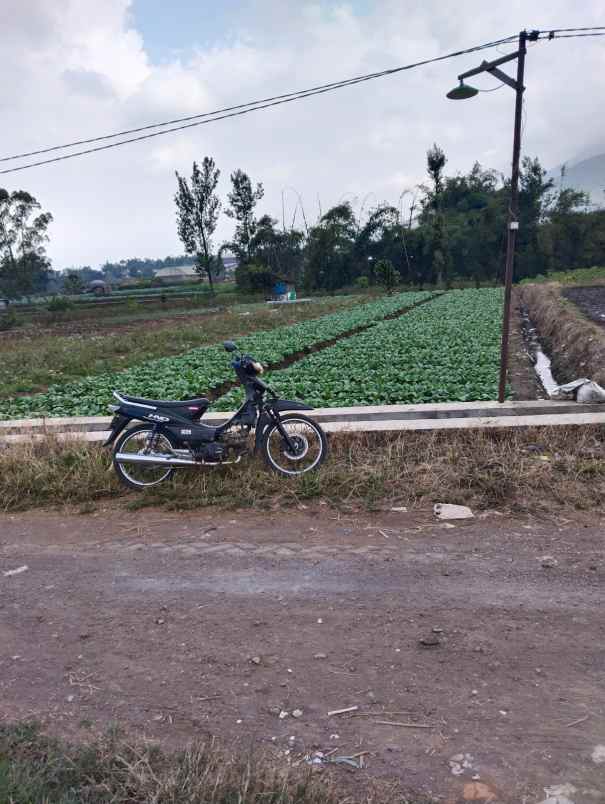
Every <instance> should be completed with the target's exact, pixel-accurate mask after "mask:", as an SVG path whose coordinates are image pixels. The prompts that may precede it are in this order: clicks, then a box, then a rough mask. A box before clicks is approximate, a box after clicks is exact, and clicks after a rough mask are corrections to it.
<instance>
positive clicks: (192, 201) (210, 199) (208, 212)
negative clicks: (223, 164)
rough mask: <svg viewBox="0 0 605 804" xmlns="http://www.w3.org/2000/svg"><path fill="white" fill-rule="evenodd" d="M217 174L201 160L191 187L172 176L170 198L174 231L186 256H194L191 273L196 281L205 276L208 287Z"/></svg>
mask: <svg viewBox="0 0 605 804" xmlns="http://www.w3.org/2000/svg"><path fill="white" fill-rule="evenodd" d="M219 176H220V170H219V169H218V168H217V167H216V165H215V162H214V159H212V157H210V156H205V157H204V161H203V162H202V168H201V170H200V168H199V167H198V165H197V162H194V163H193V170H192V173H191V186H189V184H188V183H187V179H185V178H184V177H182V176H179V174H178V172H177V174H176V179H177V183H178V190H177V192H176V195H175V196H174V200H175V203H176V207H177V227H178V233H179V237H180V238H181V240H182V242H183V245H184V246H185V251H186V252H187V254H193V255H195V259H196V263H195V270H196V272H197V273H198V274H199V275H200V277H201V276H202V275H203V273H204V272H205V273H206V275H207V276H208V282H209V283H210V290H214V287H213V284H212V262H213V256H212V236H213V234H214V232H215V230H216V224H217V221H218V214H219V210H220V206H221V202H220V200H219V198H218V196H217V195H216V186H217V184H218V180H219Z"/></svg>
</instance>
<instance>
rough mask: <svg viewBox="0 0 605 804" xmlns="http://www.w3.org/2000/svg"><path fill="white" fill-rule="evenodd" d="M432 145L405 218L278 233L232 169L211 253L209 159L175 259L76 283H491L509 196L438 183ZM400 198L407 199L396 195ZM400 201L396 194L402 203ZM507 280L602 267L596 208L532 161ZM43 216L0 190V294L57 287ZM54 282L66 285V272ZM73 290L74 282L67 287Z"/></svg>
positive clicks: (331, 222) (504, 190)
mask: <svg viewBox="0 0 605 804" xmlns="http://www.w3.org/2000/svg"><path fill="white" fill-rule="evenodd" d="M446 165H447V158H446V155H445V153H444V152H443V150H442V149H441V148H439V146H437V145H433V146H432V147H431V148H430V149H429V150H428V151H427V161H426V182H425V183H424V184H421V185H419V186H418V187H416V188H413V192H414V193H415V201H414V202H413V203H412V204H411V205H410V209H409V213H406V214H405V215H404V214H403V210H402V208H401V207H400V208H397V207H395V206H393V205H391V204H387V203H382V204H377V205H375V206H374V207H372V208H369V209H368V210H367V212H365V213H363V212H362V210H359V211H356V210H354V208H353V205H352V204H351V203H349V202H344V203H339V204H336V205H335V206H333V207H331V208H330V209H328V210H327V211H326V212H324V213H323V214H320V216H319V217H318V219H317V220H315V221H314V222H312V223H311V224H310V225H308V222H307V216H306V214H305V210H304V208H303V207H302V200H301V199H299V202H300V206H301V212H302V223H303V226H302V227H300V226H295V225H294V220H293V221H292V223H291V225H289V226H287V225H286V222H285V220H282V223H281V226H280V225H278V222H277V220H276V219H275V218H273V217H272V216H271V215H268V214H266V213H264V214H263V213H262V212H260V211H259V206H260V204H261V202H262V200H263V197H264V189H263V185H262V183H260V182H256V183H255V182H253V180H252V179H251V178H250V177H249V176H248V174H247V173H245V172H244V171H243V170H241V169H237V170H235V171H234V172H232V173H231V175H230V185H231V189H230V191H229V192H228V193H227V198H226V201H227V203H226V206H225V209H224V214H225V215H227V216H228V217H229V218H231V219H232V220H233V221H234V224H235V226H234V231H233V235H232V237H231V239H230V240H229V241H227V242H223V243H220V244H217V243H215V233H216V229H217V226H218V220H219V216H220V214H221V211H222V209H223V202H222V201H221V199H220V198H219V196H218V193H217V188H218V183H219V178H220V170H219V168H218V167H217V165H216V163H215V161H214V159H213V158H212V157H209V156H206V157H205V158H204V159H203V160H202V162H201V164H200V165H198V164H197V163H196V162H194V163H193V168H192V173H191V177H190V178H185V177H183V176H181V175H180V174H179V173H178V172H177V173H176V192H175V196H174V200H175V205H176V223H177V232H178V235H179V238H180V239H181V241H182V243H183V246H184V250H185V253H186V254H185V256H180V257H167V258H165V259H164V260H144V259H139V258H135V259H131V260H122V261H120V262H118V263H106V264H105V265H103V266H102V268H101V269H100V271H95V270H94V269H92V268H90V267H88V266H86V267H84V268H81V269H78V271H76V272H74V271H72V272H70V274H77V275H78V277H77V281H78V282H81V283H86V282H89V281H91V280H92V279H95V278H103V279H105V280H107V281H116V280H118V279H120V278H124V277H126V276H129V277H138V278H150V277H151V275H152V274H153V272H154V271H155V270H157V269H158V268H160V267H172V266H176V265H184V264H192V263H193V265H194V266H195V270H196V272H197V273H198V274H199V275H200V279H202V278H205V279H207V280H208V282H209V283H210V285H211V286H212V284H213V281H214V280H215V279H217V278H219V277H220V276H221V274H222V271H223V256H224V255H225V253H226V252H230V253H231V254H233V255H235V257H236V259H237V263H238V265H237V268H236V281H237V283H238V285H239V286H240V287H241V288H243V289H245V290H250V291H266V290H268V289H269V288H271V287H272V286H273V285H274V284H275V282H276V280H287V281H290V282H293V283H296V284H298V285H300V286H302V287H304V288H305V289H307V290H309V291H317V290H319V291H321V290H325V291H329V292H332V291H335V290H338V289H339V288H342V287H347V286H351V285H359V286H364V285H373V284H383V285H386V286H387V287H393V286H394V285H395V284H397V283H401V284H403V285H411V286H417V287H423V286H425V285H440V286H443V287H448V286H450V285H451V284H452V283H456V282H465V283H469V282H470V283H476V284H477V285H478V284H484V283H497V282H500V281H501V280H502V275H503V267H504V251H505V232H506V221H507V217H508V204H509V198H510V187H509V183H508V181H507V180H506V179H504V178H503V177H502V175H501V174H499V173H497V172H496V171H494V170H489V169H485V168H483V167H482V166H481V165H480V164H478V163H475V164H474V165H473V167H472V168H471V170H470V171H469V172H468V173H466V174H461V173H459V174H456V175H454V176H448V175H447V174H446ZM406 192H407V191H406ZM403 195H404V193H402V196H403ZM519 221H520V227H519V233H518V239H517V255H516V260H515V279H517V280H520V279H525V278H532V277H536V276H544V275H548V274H549V273H550V272H554V271H559V270H570V269H574V268H581V267H590V266H595V265H605V210H603V209H595V208H594V207H593V206H592V205H591V203H590V198H589V197H588V196H587V195H586V194H585V193H583V192H580V191H578V190H575V189H573V188H570V187H566V186H565V184H564V174H563V173H562V176H561V180H560V181H559V182H555V181H554V180H553V179H551V178H548V177H547V174H546V171H545V170H544V169H543V167H542V166H541V164H540V162H539V160H538V159H536V158H530V157H525V158H524V159H523V162H522V169H521V176H520V194H519ZM51 222H52V215H51V214H50V213H48V212H42V211H41V207H40V204H39V203H38V201H37V200H36V199H35V198H34V197H33V196H31V195H30V194H29V193H27V192H26V191H24V190H18V191H15V192H13V193H9V192H8V191H7V190H3V189H0V293H2V294H3V295H7V296H9V297H15V296H22V295H29V294H34V293H36V292H39V291H43V290H45V289H46V287H47V285H48V281H49V279H50V280H52V279H54V281H55V282H56V281H57V273H58V272H52V271H51V266H50V263H49V261H48V258H47V256H46V252H45V244H46V242H47V240H48V227H49V225H50V223H51ZM62 281H63V282H64V283H65V282H67V283H68V284H69V281H70V280H69V274H68V276H67V277H66V276H65V275H64V276H63V279H62ZM72 281H73V282H74V283H76V279H73V277H72Z"/></svg>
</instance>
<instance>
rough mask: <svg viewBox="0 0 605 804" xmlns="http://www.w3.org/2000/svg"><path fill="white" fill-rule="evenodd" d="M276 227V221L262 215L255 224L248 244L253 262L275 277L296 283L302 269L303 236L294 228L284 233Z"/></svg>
mask: <svg viewBox="0 0 605 804" xmlns="http://www.w3.org/2000/svg"><path fill="white" fill-rule="evenodd" d="M276 226H277V221H276V220H275V219H274V218H272V217H271V216H270V215H263V216H262V218H260V220H259V221H258V222H257V225H256V231H255V233H254V236H253V237H252V240H251V242H250V247H251V251H252V253H253V254H254V261H255V262H256V263H258V264H259V265H264V266H265V267H266V268H267V269H268V270H269V271H270V272H271V273H273V275H274V276H275V277H277V276H279V277H281V278H282V279H287V280H289V281H290V282H298V281H299V280H300V278H301V276H302V269H303V245H304V235H303V233H302V232H299V231H298V230H297V229H294V228H293V229H290V231H288V232H284V231H281V230H280V229H277V228H276Z"/></svg>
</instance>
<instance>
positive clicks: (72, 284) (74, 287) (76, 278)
mask: <svg viewBox="0 0 605 804" xmlns="http://www.w3.org/2000/svg"><path fill="white" fill-rule="evenodd" d="M63 290H64V292H65V293H67V294H68V295H73V296H75V295H76V293H82V291H83V290H84V282H83V280H82V277H81V276H80V274H79V273H76V272H75V271H70V272H69V273H67V274H66V275H65V277H64V278H63Z"/></svg>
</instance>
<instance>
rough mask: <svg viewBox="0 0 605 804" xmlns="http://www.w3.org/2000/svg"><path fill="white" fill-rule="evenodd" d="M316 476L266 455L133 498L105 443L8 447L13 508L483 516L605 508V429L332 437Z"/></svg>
mask: <svg viewBox="0 0 605 804" xmlns="http://www.w3.org/2000/svg"><path fill="white" fill-rule="evenodd" d="M330 447H331V454H330V456H329V459H328V461H327V462H326V464H325V465H324V466H323V467H322V468H321V469H320V470H319V471H318V472H316V473H314V474H310V475H305V476H303V477H302V478H299V479H297V480H292V479H288V478H281V477H279V476H277V475H275V474H273V473H272V472H270V471H269V470H268V469H267V468H266V467H265V465H264V463H262V462H261V461H260V459H250V460H246V461H245V462H244V461H243V462H242V463H241V464H239V465H238V466H234V467H229V466H226V467H224V468H222V469H200V470H191V471H190V470H184V471H181V472H177V473H176V475H175V479H174V480H173V481H171V482H169V483H167V484H166V485H165V486H163V487H159V488H158V489H155V490H154V489H150V490H149V491H148V492H144V493H132V492H128V491H127V490H125V489H124V488H123V487H122V486H121V485H120V484H119V483H118V481H117V479H116V477H115V475H114V473H113V470H112V469H111V467H110V460H109V454H108V453H107V451H105V450H102V449H101V448H100V447H99V446H97V445H94V444H89V443H84V442H78V441H75V440H74V441H69V442H58V441H56V440H54V439H53V438H48V439H47V440H44V441H39V442H33V443H29V444H19V445H12V446H9V447H4V449H2V450H1V451H0V500H1V501H2V502H1V505H2V508H3V509H4V510H5V511H19V510H25V509H28V508H35V507H42V506H55V505H75V506H80V507H82V510H89V509H90V504H91V502H95V501H101V500H109V499H111V498H114V499H116V500H117V499H118V498H119V499H120V500H121V503H122V504H125V505H126V506H127V507H129V508H131V509H136V508H140V507H145V506H150V505H154V506H158V505H159V506H163V507H166V508H169V509H173V510H186V509H193V508H200V507H204V506H209V505H215V506H216V505H218V506H220V507H224V508H234V507H251V506H254V507H256V508H266V509H268V508H283V509H287V508H288V507H290V506H292V505H295V504H297V503H300V502H302V501H313V500H315V501H319V500H323V501H326V502H329V503H330V504H332V505H334V506H337V507H342V508H347V507H353V508H357V507H363V508H366V509H368V510H372V509H377V508H381V507H383V506H385V505H408V506H414V505H420V504H427V503H428V504H432V503H435V502H450V503H460V504H466V505H470V506H472V507H474V508H476V509H487V508H494V507H500V508H502V507H504V508H506V509H509V510H513V511H518V512H521V511H526V510H533V511H536V510H540V509H542V510H551V509H552V508H553V506H565V507H572V508H573V507H575V508H578V509H592V508H600V507H602V505H603V500H604V499H605V428H602V427H599V426H597V425H595V426H577V427H550V428H547V427H543V428H518V429H514V430H513V429H503V430H457V431H453V430H443V431H431V432H426V431H424V432H409V433H401V434H393V433H390V434H388V433H386V434H380V433H375V434H351V435H339V436H333V437H332V438H331V439H330Z"/></svg>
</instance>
